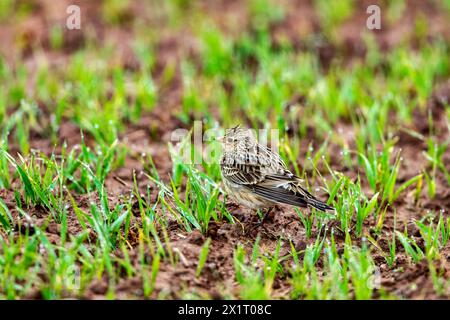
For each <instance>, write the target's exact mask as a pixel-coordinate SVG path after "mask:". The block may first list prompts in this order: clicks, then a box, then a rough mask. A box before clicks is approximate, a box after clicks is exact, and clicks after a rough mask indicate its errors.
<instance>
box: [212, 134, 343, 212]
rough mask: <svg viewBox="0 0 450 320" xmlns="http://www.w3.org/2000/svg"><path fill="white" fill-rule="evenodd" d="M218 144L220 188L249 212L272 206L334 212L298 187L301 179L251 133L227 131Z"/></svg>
mask: <svg viewBox="0 0 450 320" xmlns="http://www.w3.org/2000/svg"><path fill="white" fill-rule="evenodd" d="M222 143H223V155H222V159H221V162H220V167H221V171H222V176H223V182H224V186H225V189H226V191H227V193H228V194H229V195H230V196H232V197H233V198H235V200H236V201H237V202H239V203H241V204H243V205H245V206H247V207H250V208H252V209H263V208H271V207H273V206H274V205H275V204H276V203H284V204H289V205H293V206H297V207H307V206H310V207H314V208H316V209H318V210H321V211H326V210H333V209H334V208H333V207H331V206H329V205H327V204H326V203H324V202H322V201H320V200H318V199H317V198H315V197H314V196H313V195H311V194H310V193H309V192H308V191H307V190H306V189H304V188H302V186H301V183H302V180H301V179H300V178H299V177H297V176H296V175H294V174H293V173H292V172H290V171H289V170H288V169H287V168H286V165H285V164H284V162H283V160H282V159H281V157H280V156H279V155H278V154H276V153H274V152H272V151H271V150H270V149H269V148H267V147H265V146H262V145H260V144H258V142H257V140H256V138H255V136H254V135H253V134H252V132H251V130H248V129H243V128H240V127H239V126H238V127H234V128H232V129H228V130H227V131H226V132H225V136H224V137H223V142H222Z"/></svg>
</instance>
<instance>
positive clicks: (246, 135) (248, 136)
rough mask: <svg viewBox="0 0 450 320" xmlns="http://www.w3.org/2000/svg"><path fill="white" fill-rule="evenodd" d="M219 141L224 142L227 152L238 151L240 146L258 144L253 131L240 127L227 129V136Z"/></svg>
mask: <svg viewBox="0 0 450 320" xmlns="http://www.w3.org/2000/svg"><path fill="white" fill-rule="evenodd" d="M219 140H220V141H221V142H222V144H223V146H224V150H225V152H227V151H233V150H236V148H238V146H239V145H240V144H245V145H249V144H256V143H257V141H256V138H255V136H254V135H253V132H252V130H250V129H246V128H242V127H241V126H239V125H237V126H236V127H233V128H230V129H226V130H225V135H224V136H223V137H221V138H220V139H219Z"/></svg>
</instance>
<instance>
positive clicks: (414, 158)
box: [0, 0, 450, 299]
mask: <svg viewBox="0 0 450 320" xmlns="http://www.w3.org/2000/svg"><path fill="white" fill-rule="evenodd" d="M31 2H32V3H34V6H35V9H34V11H33V14H32V16H31V17H30V18H28V19H26V20H24V21H20V22H3V23H2V24H0V37H1V39H2V41H1V42H0V54H2V56H4V57H5V58H6V59H7V61H9V62H10V63H12V64H14V63H17V62H18V61H25V63H24V64H25V65H26V66H27V68H30V70H32V69H33V66H35V65H36V63H38V62H37V60H36V59H38V52H37V51H38V47H40V49H39V50H41V51H40V53H39V54H45V55H47V56H48V57H51V59H49V61H51V64H52V67H55V68H58V67H61V66H64V63H65V62H66V60H67V58H68V57H69V56H70V55H71V54H73V53H74V52H75V51H76V50H78V49H80V48H83V47H84V46H85V45H86V42H88V41H92V39H88V37H87V35H86V34H85V33H83V30H81V31H75V32H68V31H65V33H64V45H63V46H62V48H61V49H59V50H55V49H52V48H51V47H50V45H49V28H50V26H51V24H52V23H55V21H64V19H65V17H66V13H65V9H64V8H66V6H67V4H69V3H70V4H78V5H80V7H81V11H82V13H83V15H82V19H83V20H82V24H83V26H90V27H92V28H93V29H94V30H95V33H96V34H97V35H98V37H97V39H96V41H99V42H101V43H107V42H112V43H113V44H114V46H115V47H117V64H118V65H120V66H122V67H123V68H127V69H135V68H138V67H139V66H138V64H139V62H138V60H137V59H136V57H134V56H133V51H132V50H131V49H130V48H131V43H130V41H131V39H132V38H133V36H132V34H131V33H132V29H131V28H130V27H129V26H130V24H132V23H133V22H135V20H138V18H139V19H142V20H141V21H144V22H145V23H146V25H147V26H148V28H152V27H158V26H159V28H160V29H158V30H160V32H161V34H162V37H161V39H160V40H159V42H158V43H157V45H156V48H157V52H156V55H155V56H156V58H157V61H156V63H155V68H154V71H153V72H154V78H155V79H156V81H157V83H158V84H160V85H161V86H162V87H163V88H164V90H163V91H162V93H161V94H160V96H159V100H158V102H157V105H156V107H155V108H154V109H153V111H151V112H147V113H145V114H144V115H143V116H142V118H141V119H140V121H139V122H138V123H137V124H130V125H129V126H128V127H127V129H126V130H125V131H124V132H123V133H121V136H120V140H121V143H124V144H126V145H128V146H129V148H130V149H131V152H130V154H129V155H128V156H127V158H126V161H125V165H124V167H121V168H119V169H117V170H116V171H114V172H112V173H110V174H109V176H108V178H107V181H106V187H107V190H108V192H109V194H108V197H109V200H110V204H111V206H113V205H115V204H116V203H117V202H120V201H121V199H122V195H126V194H129V193H130V186H131V185H132V176H133V172H136V173H137V181H138V186H139V188H140V190H141V192H144V191H145V190H146V187H147V185H148V184H149V180H148V179H147V178H146V177H145V175H144V174H143V171H144V170H145V168H144V167H143V165H142V162H141V155H142V154H148V155H151V156H152V157H153V159H154V162H155V166H156V168H157V170H158V172H159V174H160V176H161V177H162V178H163V179H166V180H167V179H168V175H169V174H170V172H171V160H170V156H169V154H168V150H167V142H168V141H169V138H170V133H171V132H172V130H173V129H175V128H179V127H184V126H186V127H187V125H184V124H183V123H182V122H181V121H180V120H179V119H178V118H177V117H176V111H177V110H179V108H180V107H181V94H182V91H181V90H182V87H181V86H182V84H181V75H180V61H181V58H182V57H183V56H185V55H190V56H194V57H195V55H196V52H197V50H198V47H197V44H196V42H195V39H194V37H193V36H192V35H191V33H190V31H189V27H188V28H185V29H183V31H180V32H179V33H175V32H174V31H171V30H170V29H168V28H166V27H165V25H167V23H168V22H167V17H164V16H152V15H148V12H149V11H151V10H143V9H142V7H141V6H142V5H141V4H140V2H138V1H136V2H132V5H131V6H130V8H129V9H128V10H129V12H127V13H126V14H124V17H123V22H122V25H120V26H117V25H110V24H107V23H105V22H103V21H102V20H101V19H99V18H98V14H99V11H100V8H99V6H100V5H99V3H100V2H99V1H98V2H97V1H95V2H94V1H82V0H78V1H73V0H71V1H68V0H67V1H63V0H61V1H58V6H57V7H58V8H63V9H62V10H61V9H58V8H57V7H56V2H55V1H44V0H34V1H31ZM283 2H285V3H288V5H289V6H290V8H291V9H290V10H289V11H288V12H287V15H286V18H285V19H284V20H283V21H281V22H276V23H274V24H273V25H271V26H270V28H271V36H272V40H273V45H274V46H277V45H278V44H279V42H280V41H282V39H285V38H287V39H289V40H290V41H291V42H292V43H293V44H294V49H295V50H309V49H310V47H309V44H308V38H309V36H310V35H311V34H320V33H321V29H322V28H321V25H320V22H319V19H318V17H317V15H316V13H315V10H314V7H313V4H312V1H308V0H296V1H287V0H285V1H283ZM377 2H379V3H380V6H383V2H381V1H372V0H371V1H357V2H356V3H357V8H356V10H355V12H354V13H353V16H352V17H351V18H350V19H348V20H347V21H346V22H344V24H343V25H342V26H341V27H340V28H339V30H337V32H336V34H337V39H338V41H337V42H336V43H338V44H331V42H328V41H327V40H326V39H325V40H324V42H323V43H322V44H320V45H319V46H318V47H317V48H316V49H317V53H318V54H319V55H320V57H321V63H322V64H323V66H324V68H325V69H326V68H327V66H329V64H330V63H331V62H332V61H334V60H335V59H340V60H341V59H344V60H348V61H351V60H352V59H360V58H364V56H365V48H364V44H363V41H362V33H361V30H363V29H365V27H364V26H365V19H366V16H367V14H366V13H365V8H366V7H367V4H376V3H377ZM196 5H199V6H200V7H201V9H202V10H204V11H205V12H207V14H208V16H209V17H210V18H211V19H214V20H216V21H218V24H219V25H220V26H221V28H223V30H224V31H225V32H227V33H229V34H230V35H235V34H239V33H240V32H242V31H243V30H250V29H251V26H249V25H246V24H245V23H242V24H236V21H248V19H247V17H248V15H249V12H248V11H247V9H246V8H245V7H243V6H242V5H240V2H239V1H234V0H233V1H229V0H219V1H199V2H198V4H196ZM186 10H188V9H186ZM84 13H86V14H84ZM418 14H421V15H423V16H424V17H425V18H426V20H427V21H429V22H430V25H429V29H428V34H427V37H428V38H432V37H434V36H436V35H440V36H442V37H444V38H445V39H447V41H448V40H449V39H450V34H449V33H450V32H449V31H450V28H449V24H448V21H449V20H448V17H446V16H445V13H443V12H442V11H440V10H439V9H438V8H437V7H436V5H435V2H434V1H419V0H417V1H407V4H406V8H405V13H404V14H403V15H402V18H401V19H400V20H399V21H397V22H396V23H394V24H391V23H387V24H386V28H384V27H383V29H382V30H380V31H376V32H375V38H376V40H377V41H378V43H379V44H380V47H381V48H382V49H383V50H386V51H387V50H389V49H391V48H392V47H395V46H396V45H398V44H400V43H401V42H402V41H404V40H405V39H411V37H414V36H413V34H414V26H413V23H412V21H413V17H415V16H416V15H418ZM383 19H384V18H383ZM86 28H87V27H86ZM23 38H25V39H26V41H20V39H23ZM23 43H25V44H26V45H23V46H21V45H19V44H23ZM11 48H15V49H16V50H11ZM168 64H174V65H175V76H174V79H173V80H172V81H171V82H170V83H169V84H166V83H161V82H162V81H163V70H164V69H165V67H166V66H167V65H168ZM30 81H32V80H30ZM32 89H33V83H31V84H30V90H32ZM300 98H301V97H300ZM293 99H294V100H295V99H298V97H293ZM449 100H450V81H445V79H444V80H443V81H442V82H441V83H439V84H438V85H436V86H435V90H434V93H433V95H432V97H430V99H429V101H428V103H427V110H431V111H432V114H433V118H434V120H435V124H436V129H437V130H436V133H437V135H438V139H439V140H440V141H444V140H446V139H449V137H450V136H449V132H448V128H447V124H446V121H445V118H446V115H445V110H444V105H445V103H444V101H447V104H448V102H449ZM427 110H419V109H418V110H417V112H416V114H415V118H414V121H413V124H412V125H411V126H412V129H414V130H417V131H419V132H422V133H427V132H426V131H427V130H428V126H427V125H426V124H424V121H423V119H426V117H427ZM42 112H43V114H44V115H45V106H42ZM338 125H339V126H341V127H342V128H348V127H349V125H348V124H346V123H341V124H338ZM349 129H351V128H349ZM344 131H345V132H347V133H346V136H345V137H344V138H345V139H346V140H347V141H348V142H349V145H350V146H352V145H354V134H353V133H352V130H344ZM31 137H32V138H31V141H30V144H31V147H32V148H33V149H37V150H39V151H40V152H43V153H46V154H51V152H52V151H55V152H56V153H58V152H59V151H60V147H61V145H62V144H63V142H66V143H67V144H68V146H69V148H71V147H74V146H76V145H77V144H79V143H80V141H81V138H80V135H79V128H78V127H77V125H76V124H74V123H73V122H71V121H70V119H64V120H63V123H62V125H61V127H60V129H59V132H58V143H57V144H56V149H55V148H54V143H53V142H52V141H51V140H50V139H49V137H48V136H47V135H46V134H45V133H42V132H34V131H33V132H32V135H31ZM398 138H399V141H398V143H397V145H396V148H398V149H401V150H402V156H403V159H404V161H403V162H402V166H401V169H400V176H399V183H401V182H404V181H406V180H408V179H409V178H411V177H413V176H415V175H416V174H417V173H418V172H419V171H420V168H425V167H426V166H427V161H426V159H425V157H424V156H423V155H422V151H424V150H426V145H425V144H424V143H423V142H421V141H420V140H417V139H416V138H414V137H412V136H410V135H408V134H407V133H405V132H403V131H401V132H398ZM309 139H310V141H312V142H314V143H315V144H320V143H321V141H320V140H319V139H320V138H318V137H317V136H316V135H315V133H314V129H311V130H310V132H309ZM87 142H88V144H89V143H91V144H92V143H93V138H92V137H89V136H88V137H87ZM308 143H309V141H305V142H304V144H305V148H304V150H303V151H302V155H301V156H300V158H304V154H305V153H306V146H307V145H308ZM331 148H336V150H337V149H338V148H339V147H338V146H333V145H332V146H331ZM332 150H333V149H332ZM11 151H12V154H16V152H17V151H18V147H17V146H15V145H14V144H11ZM338 154H339V153H338V152H336V153H335V156H333V157H332V158H331V163H330V165H331V167H333V168H335V169H336V170H340V171H342V172H344V173H345V174H347V175H349V176H353V175H354V176H355V177H356V175H357V172H351V171H350V169H349V168H346V167H345V166H344V165H343V164H342V161H341V159H340V157H339V156H337V155H338ZM444 159H445V161H444V162H445V163H446V165H447V169H448V170H450V154H448V153H447V154H445V155H444ZM362 182H363V185H364V188H365V190H366V191H367V193H368V194H370V189H369V188H368V184H367V182H366V181H364V179H363V181H362ZM17 185H18V181H14V183H13V187H14V186H17ZM150 185H151V184H150ZM151 187H154V186H152V185H151ZM436 190H437V195H436V198H435V199H433V200H429V199H428V197H427V195H426V194H425V191H424V192H423V194H422V195H421V197H420V198H419V201H418V203H415V201H414V195H413V194H412V193H411V192H409V193H408V194H407V195H406V196H404V197H402V198H401V199H399V200H398V201H397V202H396V203H395V204H394V206H393V207H391V208H389V210H388V212H387V216H386V222H385V226H384V230H385V231H386V232H383V233H382V235H381V236H379V238H378V239H377V240H378V242H379V243H380V245H382V246H383V247H386V246H387V239H388V237H390V235H391V232H392V230H393V228H394V218H393V214H394V209H395V210H396V212H397V216H398V220H399V221H397V229H398V230H403V227H405V226H406V227H407V228H410V229H411V230H410V231H411V232H410V234H415V233H416V235H417V233H418V231H417V230H415V227H414V225H413V224H411V222H412V221H413V220H414V219H420V218H422V217H424V216H425V215H427V212H429V210H437V211H441V210H442V212H443V213H444V215H445V216H446V217H449V211H450V190H449V188H448V185H447V182H446V180H445V177H444V176H443V174H441V173H440V172H438V177H437V188H436ZM319 196H320V195H319ZM0 197H1V198H2V199H3V200H4V201H5V203H6V204H7V206H8V207H9V208H10V210H11V212H12V214H13V216H14V218H15V219H16V221H17V223H16V231H15V232H17V233H20V232H23V230H24V228H26V227H27V226H28V228H29V229H30V230H32V227H33V225H37V226H40V227H42V226H45V232H46V234H47V236H48V237H49V239H50V241H51V242H52V243H58V242H59V232H60V226H59V225H58V224H57V223H55V222H53V221H52V219H51V218H50V217H49V216H48V214H47V213H46V212H45V211H44V210H43V209H42V208H37V207H35V208H31V209H30V217H31V221H23V220H20V219H19V215H18V212H17V211H16V209H15V200H14V192H13V191H11V190H0ZM75 201H76V202H77V203H78V205H79V206H80V207H81V208H82V209H83V208H84V209H88V208H89V203H90V202H91V201H98V199H96V196H95V195H94V194H85V195H75ZM229 206H230V211H231V213H232V214H233V216H234V217H235V218H236V219H237V220H239V221H240V223H236V224H230V223H228V222H226V221H223V222H220V223H212V225H210V228H209V233H208V234H207V235H206V236H204V235H202V234H201V233H200V232H198V231H193V232H190V233H188V232H185V231H183V230H182V229H181V228H180V227H178V225H177V224H173V225H171V227H170V228H169V229H168V233H169V239H170V243H171V247H172V249H173V250H174V251H176V252H178V253H179V255H180V262H181V263H178V264H177V265H176V266H175V267H174V266H172V265H171V264H170V263H169V262H162V263H161V268H160V272H159V275H158V277H157V280H156V289H155V291H154V293H153V296H152V298H157V297H161V296H164V297H168V298H180V293H182V292H183V291H185V290H187V289H189V291H195V292H197V293H198V294H199V295H200V296H202V295H207V296H210V297H212V298H222V297H224V295H227V294H233V295H237V293H238V292H237V291H231V292H224V290H225V289H224V288H231V289H229V290H237V284H236V281H235V278H234V262H233V250H234V248H235V247H236V245H237V244H238V243H241V244H243V245H244V247H245V248H251V247H252V246H253V243H254V241H255V238H256V237H257V235H258V232H259V235H260V237H261V242H260V247H261V251H266V252H271V251H273V250H274V249H275V246H276V244H277V241H278V239H280V238H281V239H283V245H282V253H281V254H282V255H283V254H286V253H287V252H288V251H289V249H290V247H289V241H288V240H291V241H292V242H293V243H294V244H295V246H296V247H297V248H298V249H302V248H305V247H306V245H308V244H309V243H312V242H314V241H315V237H316V236H317V230H316V229H314V230H313V234H312V237H311V238H310V239H307V237H306V234H305V230H304V228H303V226H302V224H301V222H300V220H299V219H298V216H297V214H296V212H295V211H294V210H293V208H291V207H287V206H280V207H279V208H277V210H276V212H275V214H274V215H273V216H272V217H271V218H270V219H269V220H268V221H267V222H266V224H265V228H263V229H255V230H253V231H252V232H248V231H244V230H249V229H251V227H252V226H253V222H254V221H256V219H257V217H256V216H255V215H254V214H253V213H252V212H251V211H249V210H248V209H245V208H243V207H241V206H239V205H236V204H232V203H230V204H229ZM138 215H139V214H138V213H137V214H136V216H138ZM134 223H135V224H136V225H135V226H134V227H133V228H132V230H131V232H130V236H129V243H130V245H131V246H133V247H134V248H135V249H133V250H132V251H131V253H130V259H131V261H132V262H133V263H134V264H136V265H138V264H139V261H138V248H137V234H136V230H137V228H136V226H138V225H139V223H140V221H139V217H136V219H135V221H134ZM374 224H375V221H373V220H370V219H369V220H368V221H366V224H365V231H367V232H370V230H371V226H373V225H374ZM81 230H82V228H81V226H80V225H79V222H78V219H77V217H76V215H75V213H74V211H73V209H72V208H70V209H69V216H68V232H69V233H70V234H72V235H76V234H78V233H79V232H81ZM408 230H409V229H408ZM91 235H92V236H94V233H92V234H91ZM206 237H211V239H212V241H211V245H210V250H209V252H210V253H209V256H208V259H207V262H206V265H205V268H204V271H203V273H202V275H201V276H200V277H199V278H197V277H195V270H196V263H197V261H198V256H199V253H200V249H201V247H202V245H203V243H204V241H205V240H206ZM91 240H94V239H91ZM337 241H338V246H340V247H342V245H343V239H341V238H339V236H338V237H337ZM354 241H355V243H358V242H359V241H360V240H358V239H357V238H356V237H355V239H354ZM402 251H403V248H402V247H401V245H399V246H398V248H397V252H398V259H397V260H396V262H395V264H394V265H393V266H392V267H389V266H388V265H387V264H386V263H385V260H384V258H383V257H382V255H381V254H378V253H377V252H374V254H373V257H374V260H375V261H376V264H377V266H378V267H379V268H380V270H381V277H382V286H383V288H385V289H386V290H387V293H392V294H395V295H398V296H400V297H404V298H409V299H422V298H432V299H434V298H443V297H439V296H437V294H436V293H435V291H434V289H433V283H432V279H431V275H430V270H429V268H428V265H427V264H426V263H421V264H413V263H411V261H410V259H409V258H408V257H407V256H406V255H405V254H404V252H402ZM114 254H117V255H120V254H121V253H120V252H116V253H114ZM449 259H450V247H447V248H445V249H444V250H443V252H442V257H441V261H440V265H439V270H440V272H442V274H444V275H445V276H446V278H447V279H448V278H450V266H449V265H448V261H450V260H449ZM319 264H320V262H319ZM107 283H108V282H107V279H106V278H103V279H101V280H97V281H95V282H93V283H91V285H90V286H89V288H88V290H86V292H85V293H84V295H83V296H82V298H87V299H98V298H104V297H105V295H106V291H107ZM224 284H229V285H224ZM288 288H289V279H288V278H286V277H285V278H281V277H277V279H276V281H275V284H274V297H280V298H282V297H284V298H286V294H287V292H288ZM226 290H228V289H226ZM116 294H117V297H118V298H124V299H125V298H126V299H129V298H141V297H142V296H143V292H142V279H141V277H135V278H127V277H126V275H125V274H124V276H123V278H122V279H121V280H120V282H119V283H118V285H117V288H116ZM378 294H379V293H376V295H378ZM27 298H32V299H34V298H36V299H38V298H41V297H40V294H39V292H38V291H32V292H31V293H30V295H29V296H28V297H27ZM444 298H445V297H444ZM446 298H448V296H447V297H446Z"/></svg>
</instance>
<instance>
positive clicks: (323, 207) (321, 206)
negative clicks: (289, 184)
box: [299, 187, 334, 212]
mask: <svg viewBox="0 0 450 320" xmlns="http://www.w3.org/2000/svg"><path fill="white" fill-rule="evenodd" d="M299 188H300V189H301V190H302V191H303V193H304V195H305V200H306V203H307V205H308V206H310V207H313V208H316V209H317V210H320V211H324V212H325V211H327V210H334V207H332V206H330V205H328V204H326V203H325V202H323V201H320V200H319V199H317V198H316V197H314V196H313V195H312V194H311V193H309V192H308V191H307V190H306V189H304V188H302V187H299Z"/></svg>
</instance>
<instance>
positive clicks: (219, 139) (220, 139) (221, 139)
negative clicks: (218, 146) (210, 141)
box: [216, 136, 224, 142]
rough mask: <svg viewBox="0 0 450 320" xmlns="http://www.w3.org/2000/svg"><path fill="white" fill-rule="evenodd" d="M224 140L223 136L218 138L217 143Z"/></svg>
mask: <svg viewBox="0 0 450 320" xmlns="http://www.w3.org/2000/svg"><path fill="white" fill-rule="evenodd" d="M223 140H224V137H223V136H222V137H216V141H219V142H223Z"/></svg>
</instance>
